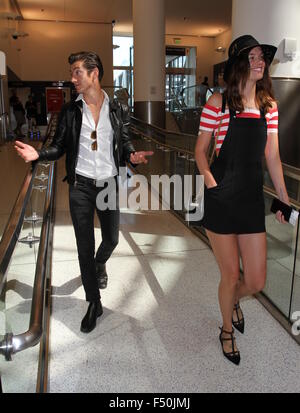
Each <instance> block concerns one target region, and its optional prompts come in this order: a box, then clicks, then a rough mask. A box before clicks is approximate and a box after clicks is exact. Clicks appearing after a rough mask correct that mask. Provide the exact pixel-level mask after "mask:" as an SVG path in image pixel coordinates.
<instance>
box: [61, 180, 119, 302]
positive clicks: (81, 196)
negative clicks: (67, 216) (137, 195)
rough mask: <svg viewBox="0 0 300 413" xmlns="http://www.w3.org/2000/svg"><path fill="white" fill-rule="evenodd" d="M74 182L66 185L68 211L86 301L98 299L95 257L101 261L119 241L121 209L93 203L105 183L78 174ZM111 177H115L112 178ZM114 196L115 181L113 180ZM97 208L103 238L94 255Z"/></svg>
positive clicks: (103, 261) (104, 259)
mask: <svg viewBox="0 0 300 413" xmlns="http://www.w3.org/2000/svg"><path fill="white" fill-rule="evenodd" d="M77 179H78V181H77V182H76V185H70V186H69V202H70V212H71V217H72V221H73V226H74V230H75V236H76V243H77V251H78V259H79V266H80V271H81V278H82V284H83V287H84V290H85V295H86V301H89V302H91V301H97V300H99V299H100V292H99V288H98V283H97V279H96V269H95V259H96V261H97V262H100V263H102V264H104V263H106V261H107V260H108V259H109V257H110V256H111V254H112V252H113V250H114V249H115V248H116V246H117V245H118V242H119V223H120V211H119V208H118V202H117V208H116V209H106V210H104V211H100V210H99V209H98V208H97V207H96V199H97V195H98V194H99V192H101V191H102V190H104V189H105V188H106V186H107V185H105V186H104V187H97V186H96V185H94V184H93V183H92V180H90V179H89V178H84V177H80V176H79V175H77ZM112 179H114V178H112ZM115 187H116V193H115V196H116V197H117V194H118V191H117V184H116V186H115ZM95 210H96V212H97V215H98V218H99V221H100V225H101V235H102V242H101V244H100V246H99V248H98V250H97V253H96V256H95V234H94V214H95Z"/></svg>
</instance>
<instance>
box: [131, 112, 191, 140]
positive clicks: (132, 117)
mask: <svg viewBox="0 0 300 413" xmlns="http://www.w3.org/2000/svg"><path fill="white" fill-rule="evenodd" d="M130 118H131V119H132V120H133V121H134V122H135V123H137V124H140V125H141V126H145V127H147V129H149V128H151V129H153V130H154V131H157V132H160V133H162V134H164V135H175V136H180V137H182V138H194V139H195V138H197V135H193V134H189V133H181V132H173V131H168V130H166V129H163V128H160V127H159V126H156V125H150V124H149V123H147V122H145V121H143V120H141V119H138V118H135V117H134V116H131V117H130Z"/></svg>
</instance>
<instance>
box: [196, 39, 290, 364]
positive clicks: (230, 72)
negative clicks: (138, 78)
mask: <svg viewBox="0 0 300 413" xmlns="http://www.w3.org/2000/svg"><path fill="white" fill-rule="evenodd" d="M275 53H276V47H274V46H270V45H263V44H259V42H258V41H257V40H255V39H254V38H253V37H252V36H250V35H245V36H241V37H239V38H237V39H236V40H234V41H233V42H232V44H231V45H230V48H229V59H228V61H227V62H226V67H225V71H224V80H225V82H226V83H227V88H226V90H225V92H224V93H223V94H222V95H221V94H220V93H215V94H213V95H212V96H211V97H210V98H209V100H208V102H207V104H206V105H205V107H204V109H203V112H202V115H201V121H200V133H199V137H198V140H197V144H196V149H195V153H196V161H197V166H198V169H199V171H200V173H201V174H202V175H204V180H205V185H206V188H205V195H204V211H205V214H204V219H203V226H204V228H205V229H206V233H207V236H208V238H209V240H210V243H211V246H212V249H213V252H214V254H215V257H216V260H217V262H218V265H219V268H220V272H221V281H220V284H219V304H220V309H221V313H222V318H223V326H222V328H221V333H220V336H219V338H220V341H221V345H222V350H223V353H224V355H225V356H226V357H227V358H228V359H229V360H230V361H232V362H233V363H235V364H239V362H240V353H239V351H238V348H237V345H236V342H235V337H234V332H233V328H232V325H233V326H234V327H235V328H236V329H237V330H239V331H240V332H241V333H243V332H244V316H243V313H242V310H241V308H240V306H239V300H240V299H241V298H242V297H245V296H248V295H251V294H254V293H256V292H258V291H261V290H262V289H263V287H264V285H265V279H266V229H265V213H264V198H263V170H262V162H261V161H262V158H263V156H265V159H266V163H267V166H268V170H269V173H270V176H271V179H272V181H273V184H274V187H275V189H276V192H277V194H278V197H279V198H280V199H281V200H282V201H284V202H286V203H287V204H289V198H288V194H287V191H286V187H285V183H284V178H283V172H282V165H281V161H280V156H279V151H278V111H277V105H276V102H275V99H274V95H273V91H272V84H271V79H270V76H269V65H270V64H271V62H272V60H273V58H274V55H275ZM216 131H218V132H217V133H216ZM213 132H215V135H217V136H215V139H216V149H215V155H214V161H213V163H212V164H211V166H210V167H209V165H208V161H207V157H206V154H207V150H208V147H209V144H210V141H211V136H212V133H213ZM276 218H277V219H278V221H279V222H282V223H283V222H285V221H284V218H283V215H282V214H281V212H279V211H278V212H277V214H276ZM240 258H241V259H242V264H243V278H242V279H241V280H240V279H239V276H240ZM258 351H260V350H259V349H258Z"/></svg>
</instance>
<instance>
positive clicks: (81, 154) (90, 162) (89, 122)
mask: <svg viewBox="0 0 300 413" xmlns="http://www.w3.org/2000/svg"><path fill="white" fill-rule="evenodd" d="M103 93H104V100H103V104H102V107H101V110H100V116H99V121H98V125H97V128H96V124H95V120H94V118H93V115H92V112H91V110H90V109H89V107H88V105H87V104H86V102H85V100H84V98H83V95H82V94H80V95H79V96H78V97H77V99H76V101H78V100H82V125H81V131H80V139H79V151H78V160H77V165H76V173H77V174H79V175H83V176H85V177H87V178H92V179H97V180H102V179H107V178H111V177H113V176H115V175H117V168H116V165H115V161H114V157H113V128H112V126H111V123H110V118H109V97H108V95H107V93H106V92H104V90H103ZM94 130H96V131H97V145H98V149H97V151H93V150H92V143H93V142H94V141H95V140H94V139H92V138H91V133H92V132H93V131H94Z"/></svg>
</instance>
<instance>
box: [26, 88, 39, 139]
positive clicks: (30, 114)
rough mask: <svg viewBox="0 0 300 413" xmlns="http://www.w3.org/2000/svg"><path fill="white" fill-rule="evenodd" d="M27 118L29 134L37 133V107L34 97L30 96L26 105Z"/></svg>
mask: <svg viewBox="0 0 300 413" xmlns="http://www.w3.org/2000/svg"><path fill="white" fill-rule="evenodd" d="M25 110H26V117H27V120H28V132H29V133H30V132H35V131H36V116H37V106H36V103H35V102H34V101H33V98H32V95H29V96H28V100H27V102H26V103H25Z"/></svg>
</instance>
